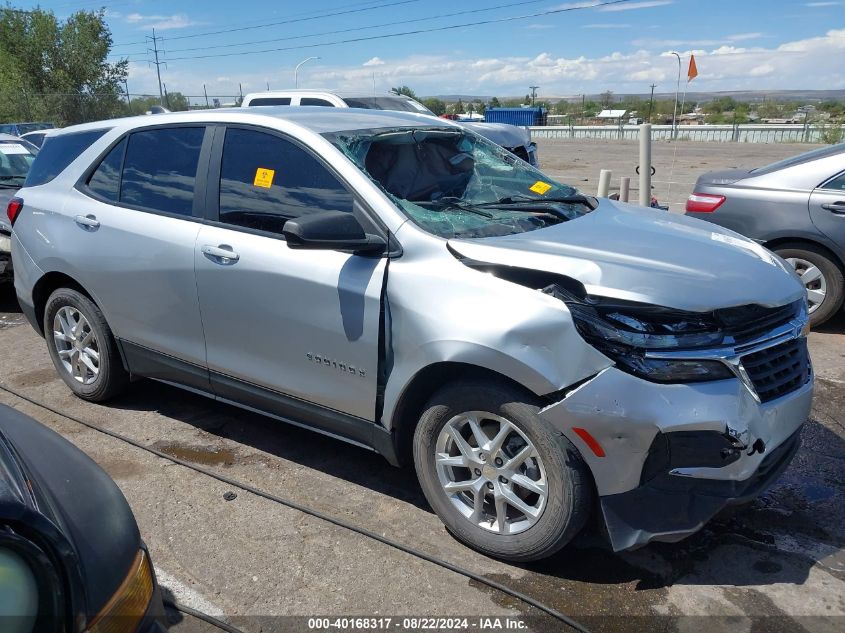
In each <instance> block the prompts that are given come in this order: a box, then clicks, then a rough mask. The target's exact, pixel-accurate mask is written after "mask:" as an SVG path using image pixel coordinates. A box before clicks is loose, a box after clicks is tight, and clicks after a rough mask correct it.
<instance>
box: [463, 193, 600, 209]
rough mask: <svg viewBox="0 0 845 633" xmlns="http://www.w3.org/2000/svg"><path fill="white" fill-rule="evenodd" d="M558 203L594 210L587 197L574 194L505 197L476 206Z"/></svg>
mask: <svg viewBox="0 0 845 633" xmlns="http://www.w3.org/2000/svg"><path fill="white" fill-rule="evenodd" d="M549 202H551V203H555V202H556V203H559V204H583V205H585V206H588V207H590V208H591V209H594V208H595V207H594V206H593V202H592V200H591V199H590V198H588V197H587V196H584V195H581V194H575V195H572V196H558V197H556V198H555V197H552V198H534V197H532V196H522V195H516V196H507V197H505V198H499V199H498V200H496V201H494V202H482V203H479V204H477V205H476V206H479V207H502V206H510V205H516V204H537V203H541V204H546V203H549Z"/></svg>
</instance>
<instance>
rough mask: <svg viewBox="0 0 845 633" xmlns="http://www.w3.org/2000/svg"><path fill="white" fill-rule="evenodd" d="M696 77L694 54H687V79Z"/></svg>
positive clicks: (696, 69) (690, 79)
mask: <svg viewBox="0 0 845 633" xmlns="http://www.w3.org/2000/svg"><path fill="white" fill-rule="evenodd" d="M696 77H698V68H697V67H696V65H695V55H690V56H689V70H688V71H687V81H692V80H693V79H695V78H696Z"/></svg>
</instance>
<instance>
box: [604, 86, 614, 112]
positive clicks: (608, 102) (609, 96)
mask: <svg viewBox="0 0 845 633" xmlns="http://www.w3.org/2000/svg"><path fill="white" fill-rule="evenodd" d="M615 100H616V99H615V98H614V96H613V92H612V91H610V90H608V91H607V92H603V93H602V94H601V107H602V109H604V110H608V109H610V106H612V105H613V102H614V101H615Z"/></svg>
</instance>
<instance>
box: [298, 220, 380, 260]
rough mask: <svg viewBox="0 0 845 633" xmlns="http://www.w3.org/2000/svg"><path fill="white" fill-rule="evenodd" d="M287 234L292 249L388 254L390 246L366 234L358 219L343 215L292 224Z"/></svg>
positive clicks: (376, 237)
mask: <svg viewBox="0 0 845 633" xmlns="http://www.w3.org/2000/svg"><path fill="white" fill-rule="evenodd" d="M283 234H284V236H285V240H287V243H288V246H289V247H290V248H302V249H306V248H307V249H322V250H336V251H352V252H353V253H377V252H384V250H385V247H386V246H387V245H386V244H385V241H384V240H383V239H382V238H381V237H379V236H377V235H370V234H367V233H365V232H364V229H363V227H362V226H361V224H360V223H359V222H358V220H357V219H356V218H355V216H354V215H352V214H351V213H344V212H342V211H325V212H322V213H314V214H308V215H303V216H301V217H298V218H294V219H292V220H288V221H287V222H286V223H285V227H284V230H283Z"/></svg>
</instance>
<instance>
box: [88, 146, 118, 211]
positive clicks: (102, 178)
mask: <svg viewBox="0 0 845 633" xmlns="http://www.w3.org/2000/svg"><path fill="white" fill-rule="evenodd" d="M126 144H127V141H126V139H125V138H124V139H123V140H122V141H120V143H118V144H117V145H115V146H114V147H113V148H112V150H111V151H110V152H109V153H108V154H106V157H105V158H104V159H103V160H102V162H101V163H100V164H99V166H98V167H97V169H96V170H94V173H93V174H91V177H90V178H89V179H88V189H90V190H91V192H92V193H95V194H97V195H98V196H100V197H101V198H105V199H106V200H108V201H109V202H120V168H121V165H123V155H124V154H125V153H126Z"/></svg>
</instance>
